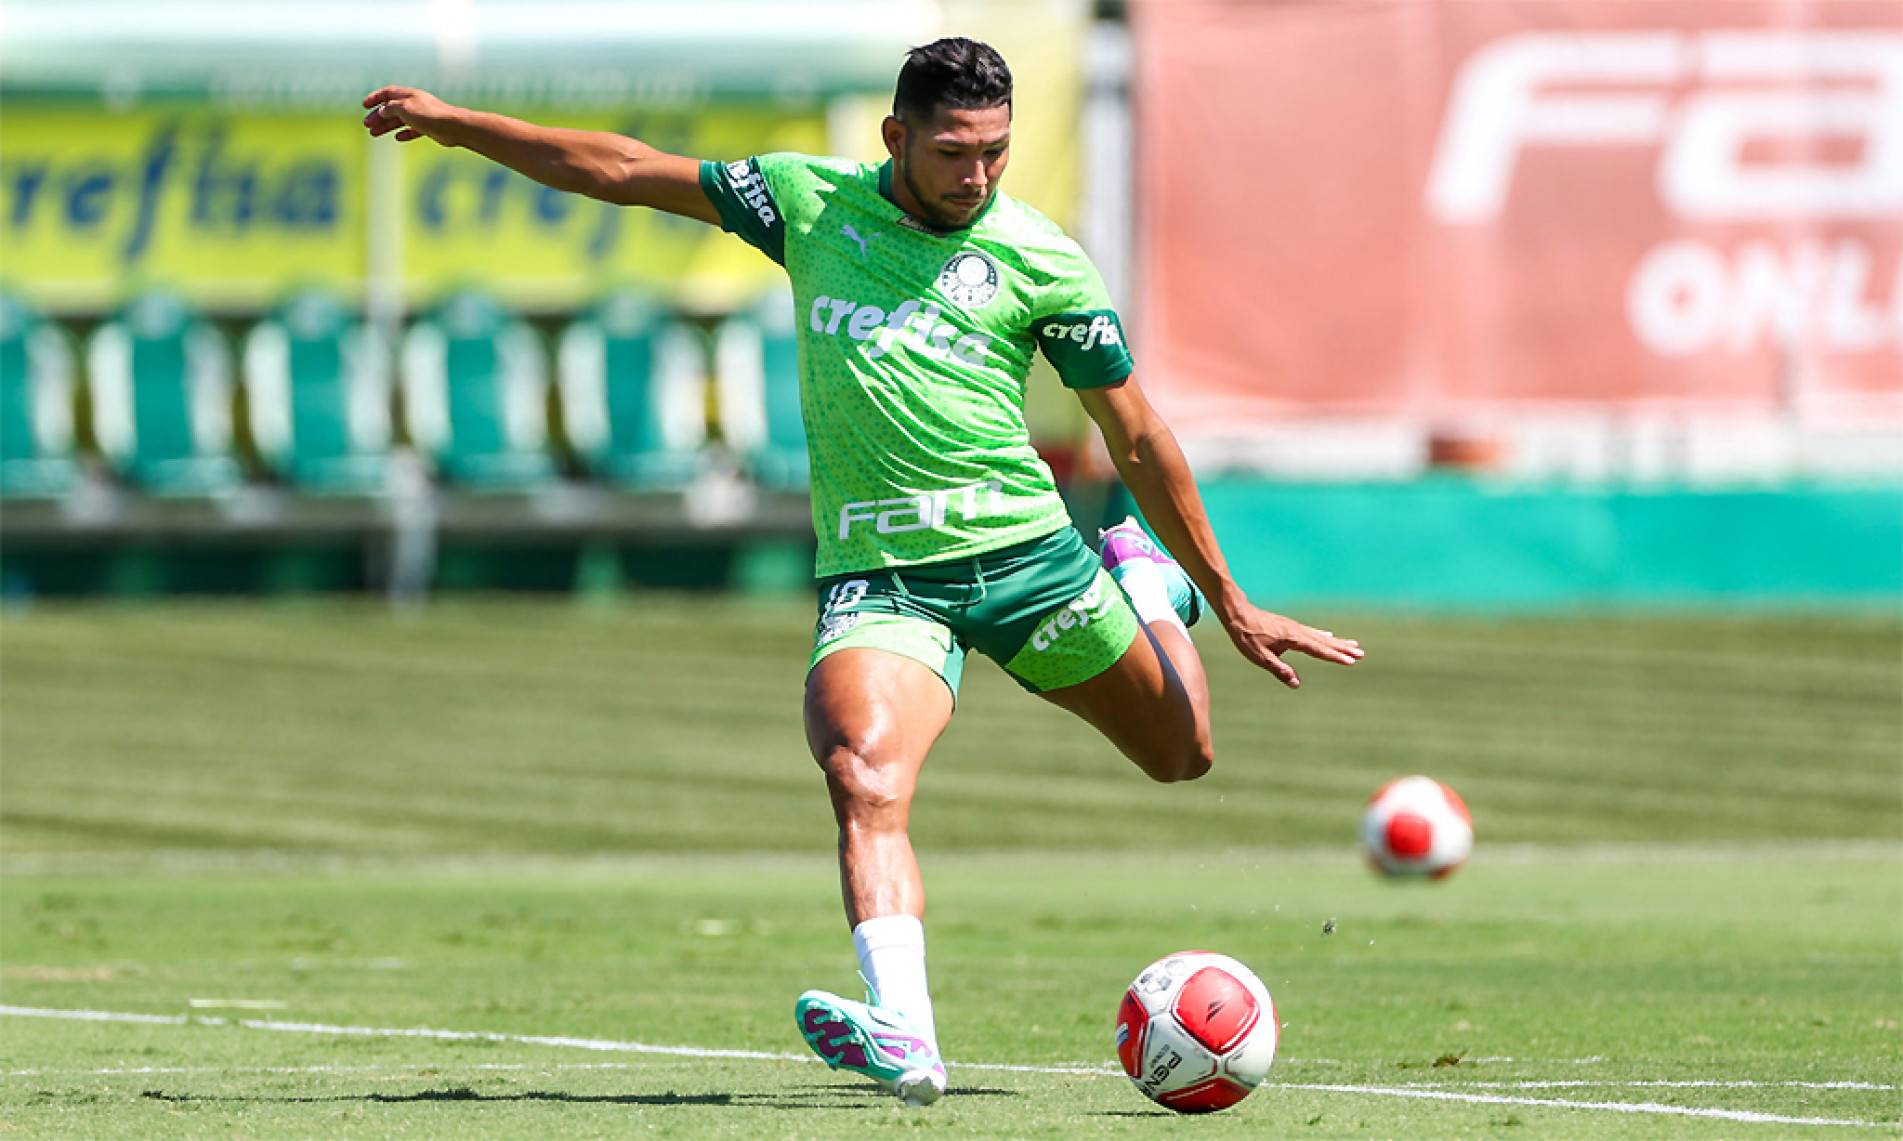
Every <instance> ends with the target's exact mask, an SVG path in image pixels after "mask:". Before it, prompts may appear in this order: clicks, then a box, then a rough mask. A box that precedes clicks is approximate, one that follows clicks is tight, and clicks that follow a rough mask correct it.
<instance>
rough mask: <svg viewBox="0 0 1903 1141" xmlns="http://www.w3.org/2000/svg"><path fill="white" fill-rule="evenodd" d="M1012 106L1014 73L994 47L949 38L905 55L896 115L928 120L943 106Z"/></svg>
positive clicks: (895, 98)
mask: <svg viewBox="0 0 1903 1141" xmlns="http://www.w3.org/2000/svg"><path fill="white" fill-rule="evenodd" d="M1010 105H1011V69H1010V68H1009V67H1006V66H1005V63H1004V57H1003V56H1001V55H999V54H998V52H997V49H995V48H993V47H992V46H991V45H990V44H981V43H979V42H978V41H977V40H968V39H965V38H964V37H963V36H948V37H946V38H945V39H942V40H934V41H933V42H931V43H929V44H926V45H925V46H924V47H919V48H913V49H912V50H911V51H909V52H906V53H905V65H904V66H903V67H901V68H899V83H898V88H897V90H895V91H894V92H893V93H892V114H894V115H895V116H897V117H899V118H901V119H905V120H908V121H911V122H919V121H923V120H929V119H930V118H931V117H932V116H933V115H935V114H937V113H938V109H939V108H940V107H950V108H953V109H956V110H961V111H962V110H973V109H977V108H983V107H1000V106H1003V107H1009V106H1010Z"/></svg>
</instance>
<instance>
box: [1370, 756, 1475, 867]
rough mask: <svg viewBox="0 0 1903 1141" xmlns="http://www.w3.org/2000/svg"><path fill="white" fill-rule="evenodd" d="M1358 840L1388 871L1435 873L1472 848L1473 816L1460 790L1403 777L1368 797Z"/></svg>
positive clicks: (1377, 864) (1459, 860) (1460, 859)
mask: <svg viewBox="0 0 1903 1141" xmlns="http://www.w3.org/2000/svg"><path fill="white" fill-rule="evenodd" d="M1361 846H1362V848H1363V849H1364V850H1365V851H1366V852H1367V853H1368V859H1369V861H1370V862H1372V863H1373V864H1374V866H1375V867H1376V868H1378V869H1380V870H1381V871H1383V872H1386V873H1387V874H1388V875H1391V876H1431V877H1433V878H1434V879H1439V878H1441V877H1442V876H1445V875H1449V874H1451V873H1452V872H1453V870H1454V869H1455V868H1458V867H1459V866H1460V865H1461V864H1462V863H1463V862H1465V860H1466V859H1467V856H1468V854H1469V853H1471V852H1472V851H1473V847H1474V825H1473V817H1472V816H1470V815H1468V813H1467V805H1466V804H1465V803H1464V802H1463V801H1462V800H1461V799H1460V795H1459V794H1458V793H1456V792H1455V791H1454V790H1453V789H1451V788H1448V787H1447V786H1446V785H1444V784H1442V783H1440V782H1439V781H1437V780H1433V779H1431V778H1429V777H1418V776H1417V777H1402V778H1401V779H1400V780H1392V781H1389V782H1388V783H1386V784H1384V785H1382V786H1381V787H1380V789H1378V790H1377V791H1376V792H1375V794H1374V795H1373V796H1371V797H1369V798H1368V807H1367V808H1366V809H1364V810H1363V811H1362V813H1361Z"/></svg>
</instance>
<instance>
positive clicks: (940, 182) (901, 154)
mask: <svg viewBox="0 0 1903 1141" xmlns="http://www.w3.org/2000/svg"><path fill="white" fill-rule="evenodd" d="M885 148H886V151H887V152H888V153H890V154H891V155H892V168H893V171H894V172H895V173H896V174H897V175H898V178H897V179H896V180H895V181H896V183H897V186H898V189H897V190H896V191H895V193H897V194H898V195H899V196H900V197H899V205H901V206H903V207H905V209H906V210H907V211H908V212H910V213H912V214H914V215H916V216H917V217H918V218H920V219H921V220H923V221H926V222H929V223H931V224H932V225H934V226H943V227H946V228H951V229H956V228H957V227H960V226H968V225H970V224H971V221H972V219H974V218H976V217H977V216H978V215H979V214H980V213H981V212H982V211H983V210H984V208H985V207H986V206H987V205H989V204H990V202H991V196H992V195H994V194H996V193H997V192H998V180H999V179H1000V178H1002V177H1004V167H1005V164H1006V163H1008V162H1010V160H1011V108H1010V106H1009V105H1005V106H1001V107H981V108H977V109H969V108H962V109H961V108H951V107H940V108H938V109H937V111H936V113H935V114H933V116H932V120H931V122H929V123H908V122H906V121H904V120H902V119H887V120H886V121H885ZM908 198H909V199H910V201H907V199H908Z"/></svg>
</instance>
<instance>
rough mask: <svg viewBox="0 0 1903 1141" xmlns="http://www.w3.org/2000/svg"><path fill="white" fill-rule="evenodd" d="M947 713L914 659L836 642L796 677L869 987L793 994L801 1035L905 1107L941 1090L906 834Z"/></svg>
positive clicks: (915, 878) (948, 700) (926, 671)
mask: <svg viewBox="0 0 1903 1141" xmlns="http://www.w3.org/2000/svg"><path fill="white" fill-rule="evenodd" d="M951 714H952V693H951V690H950V689H949V688H948V686H947V682H946V680H945V679H943V678H942V677H941V676H940V674H938V673H935V672H934V671H933V670H932V669H930V668H928V667H926V666H925V665H922V664H921V663H920V662H919V661H917V660H914V659H913V658H909V657H905V656H902V655H900V654H896V653H890V652H887V651H885V650H879V649H870V648H855V649H843V650H839V651H837V652H834V653H831V654H829V655H827V656H825V657H824V658H822V659H821V660H820V661H819V662H817V663H816V664H815V665H814V667H813V669H812V672H811V673H809V674H808V675H807V681H806V709H805V715H806V716H805V720H806V741H807V745H808V747H809V748H811V750H812V753H813V759H814V760H816V761H818V762H819V764H820V767H821V768H823V769H824V770H825V772H826V787H827V791H828V792H829V793H830V794H831V797H832V803H833V815H834V817H835V818H836V819H837V820H838V823H839V872H840V885H841V888H842V890H843V893H844V895H845V904H846V918H847V920H848V922H850V923H851V924H852V928H853V934H852V941H853V947H854V949H855V950H856V951H857V952H858V955H859V968H860V973H861V974H862V975H863V976H864V977H865V980H866V986H867V988H868V990H869V991H870V992H871V994H870V995H869V996H868V998H869V1001H868V1002H855V1001H853V1000H851V999H847V998H842V997H840V996H838V995H835V994H829V993H827V992H825V991H816V990H815V991H807V992H806V993H805V994H803V995H801V996H800V997H799V1001H798V1003H797V1004H796V1005H795V1008H794V1016H795V1018H796V1019H797V1020H798V1022H799V1028H800V1033H801V1035H802V1036H804V1037H805V1039H806V1041H807V1043H808V1044H809V1045H810V1046H812V1048H813V1050H814V1052H815V1053H817V1054H818V1055H819V1056H820V1057H821V1058H822V1059H824V1060H825V1062H826V1064H827V1065H829V1066H831V1067H833V1068H834V1069H849V1070H852V1071H854V1072H856V1073H860V1074H864V1075H866V1076H867V1077H870V1078H872V1079H873V1080H875V1081H877V1082H878V1083H879V1084H880V1085H882V1086H884V1087H885V1088H886V1089H887V1090H889V1091H890V1092H892V1093H894V1094H896V1095H898V1097H899V1098H900V1099H902V1100H903V1101H905V1103H906V1104H908V1105H929V1104H930V1103H932V1102H934V1101H937V1100H938V1098H939V1095H941V1094H943V1093H944V1092H945V1080H946V1074H945V1065H944V1062H943V1061H942V1060H941V1059H940V1057H939V1053H938V1041H937V1030H936V1027H935V1025H934V1020H933V1018H932V1000H931V995H930V994H929V992H928V991H927V989H926V978H925V929H924V926H923V924H922V923H921V920H922V919H923V917H924V914H925V890H924V886H923V884H922V882H921V880H920V877H919V870H918V861H917V860H916V859H915V858H914V857H913V854H912V842H911V840H910V838H909V837H908V836H907V834H906V824H907V821H908V819H909V817H910V815H911V807H912V793H913V790H914V789H915V788H916V787H917V785H918V774H919V770H920V768H921V767H923V765H924V763H925V757H926V754H927V753H929V752H930V751H931V747H932V743H933V742H934V741H936V740H937V739H938V735H939V734H940V733H942V732H943V731H944V729H945V726H946V725H947V724H948V723H949V722H950V720H951Z"/></svg>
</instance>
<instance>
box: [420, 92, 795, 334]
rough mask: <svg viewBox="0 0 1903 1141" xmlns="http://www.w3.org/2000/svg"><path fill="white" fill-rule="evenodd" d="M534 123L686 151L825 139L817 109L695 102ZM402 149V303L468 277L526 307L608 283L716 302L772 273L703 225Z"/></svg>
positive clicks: (478, 162) (434, 150)
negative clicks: (687, 106)
mask: <svg viewBox="0 0 1903 1141" xmlns="http://www.w3.org/2000/svg"><path fill="white" fill-rule="evenodd" d="M542 121H543V122H547V123H549V124H550V125H553V126H565V127H578V128H583V129H588V130H605V131H613V132H615V133H617V134H624V135H628V136H631V137H633V138H638V139H640V140H642V141H643V142H646V143H648V144H649V145H650V146H654V147H657V148H659V149H660V150H664V151H668V152H670V153H673V154H685V155H693V156H695V157H697V158H716V159H734V158H744V157H746V156H748V155H753V154H762V153H767V152H771V151H800V152H804V153H808V154H813V153H822V154H823V153H825V152H826V146H827V138H826V122H825V119H824V117H823V116H822V115H820V114H817V113H815V114H810V115H793V116H789V115H787V114H785V113H784V112H777V111H773V110H770V109H748V108H732V109H721V108H711V109H709V108H700V109H695V110H688V111H679V112H656V113H649V114H642V113H638V112H633V113H625V114H620V115H611V114H603V115H594V116H570V117H561V118H543V119H542ZM402 151H403V159H404V162H403V183H404V186H403V191H402V195H403V198H404V200H405V202H406V208H405V216H404V221H403V256H402V264H403V268H404V277H405V292H406V293H407V294H408V295H409V297H410V298H411V299H412V301H414V302H424V301H427V299H428V297H429V296H430V295H431V294H432V293H434V292H436V291H438V290H441V289H443V288H446V287H451V286H458V285H465V284H477V285H483V286H487V287H489V288H492V289H495V290H496V291H498V292H499V293H502V294H503V295H505V296H508V297H510V298H511V299H512V300H514V301H515V302H516V303H518V304H520V305H523V306H527V307H530V308H565V307H568V306H571V305H574V304H576V303H578V302H580V301H583V300H585V299H586V297H587V296H588V295H589V294H591V293H593V292H595V291H598V290H599V289H600V288H602V287H603V286H604V285H607V284H609V283H615V284H634V285H640V286H646V287H649V288H652V289H655V290H656V291H659V292H663V293H665V294H667V295H670V296H673V297H676V298H677V299H678V300H680V301H681V302H683V303H684V304H686V305H688V306H689V307H693V308H706V309H724V308H729V307H731V306H733V305H736V304H739V303H741V302H743V301H745V300H746V299H747V298H748V297H749V295H751V294H752V293H755V292H757V291H759V290H761V289H764V288H766V287H767V286H768V285H770V284H772V283H773V282H775V281H776V280H779V275H780V271H779V269H778V267H776V266H774V265H773V264H772V263H771V262H769V261H768V260H767V259H766V258H765V257H764V256H762V255H761V254H759V253H758V252H757V251H755V250H753V249H752V248H750V247H748V246H747V245H745V244H744V243H742V242H740V241H738V240H737V239H734V238H732V237H728V236H726V235H723V234H722V233H721V232H720V231H719V230H717V229H715V228H713V227H710V226H707V225H705V224H703V223H700V222H696V221H692V220H690V219H686V218H679V217H676V216H674V215H671V214H663V213H660V212H658V211H653V210H628V209H625V208H622V207H619V206H613V205H610V204H608V203H605V202H596V201H593V200H592V199H588V198H583V197H581V196H579V195H575V194H566V193H563V192H561V191H557V190H551V189H549V188H547V187H544V186H541V185H538V184H537V183H534V182H531V181H530V180H528V179H526V178H523V177H521V176H520V175H517V174H513V173H511V172H509V171H507V170H504V169H503V168H501V167H498V166H496V165H495V164H494V163H491V162H489V161H487V160H486V159H483V158H481V157H479V156H477V155H473V154H470V153H469V152H467V151H461V150H447V149H444V148H442V147H438V146H436V145H435V144H433V143H428V142H416V143H411V144H408V145H406V146H404V147H402Z"/></svg>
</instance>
